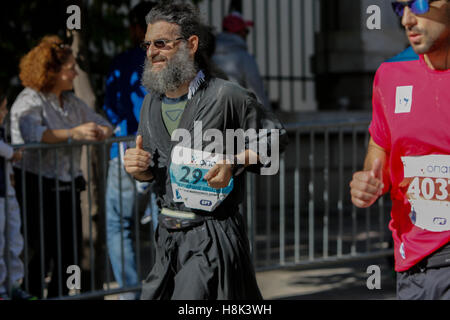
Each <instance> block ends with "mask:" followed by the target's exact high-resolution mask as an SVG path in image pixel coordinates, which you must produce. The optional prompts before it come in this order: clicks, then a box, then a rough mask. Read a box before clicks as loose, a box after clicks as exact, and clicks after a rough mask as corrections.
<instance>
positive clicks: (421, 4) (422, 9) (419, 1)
mask: <svg viewBox="0 0 450 320" xmlns="http://www.w3.org/2000/svg"><path fill="white" fill-rule="evenodd" d="M429 9H430V6H429V4H428V0H416V1H414V2H413V3H412V4H411V11H412V12H413V13H414V14H424V13H427V12H428V10H429Z"/></svg>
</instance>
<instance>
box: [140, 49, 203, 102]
mask: <svg viewBox="0 0 450 320" xmlns="http://www.w3.org/2000/svg"><path fill="white" fill-rule="evenodd" d="M196 75H197V68H196V67H195V63H194V61H192V60H191V59H190V58H189V51H188V49H187V48H186V45H185V44H180V48H179V50H178V52H177V53H175V54H174V56H173V57H172V58H171V59H170V60H168V61H167V64H166V66H165V67H164V68H163V69H162V70H160V71H156V72H153V71H152V63H151V61H150V60H149V59H148V58H147V59H146V60H145V65H144V72H143V74H142V80H141V82H142V85H143V86H144V87H145V88H146V89H147V90H148V91H150V92H154V93H158V94H164V93H166V92H170V91H174V90H177V89H178V88H179V87H180V86H181V85H183V84H185V83H186V82H190V81H191V80H192V79H194V78H195V76H196Z"/></svg>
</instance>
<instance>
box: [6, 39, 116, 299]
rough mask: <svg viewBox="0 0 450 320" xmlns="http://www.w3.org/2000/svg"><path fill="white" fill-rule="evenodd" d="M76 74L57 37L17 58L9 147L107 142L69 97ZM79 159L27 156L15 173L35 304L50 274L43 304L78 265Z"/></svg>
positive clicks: (100, 124)
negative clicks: (18, 89)
mask: <svg viewBox="0 0 450 320" xmlns="http://www.w3.org/2000/svg"><path fill="white" fill-rule="evenodd" d="M75 67H76V61H75V57H74V56H73V54H72V51H71V49H70V47H69V46H67V45H65V44H64V43H63V42H62V40H61V39H60V38H59V37H57V36H47V37H44V38H43V39H42V40H41V41H40V42H39V44H38V45H37V46H36V47H34V48H33V49H32V50H31V51H30V52H29V53H28V54H26V55H25V56H24V57H23V58H22V60H21V62H20V75H19V77H20V80H21V81H22V84H23V86H24V87H25V89H24V90H23V91H22V92H21V93H20V94H19V96H18V97H17V99H16V101H15V102H14V104H13V106H12V108H11V136H12V142H13V143H14V144H27V143H48V144H55V143H62V142H70V141H71V140H77V141H102V140H105V139H106V138H108V137H110V136H111V135H112V128H111V125H110V124H109V122H108V121H106V120H105V119H104V118H102V117H101V116H100V115H98V114H96V113H95V112H94V111H93V110H92V109H91V108H89V107H88V106H87V105H86V104H85V103H84V102H83V101H82V100H80V99H78V98H77V97H76V96H75V95H74V94H73V92H72V89H73V80H74V78H75V77H76V76H77V72H76V69H75ZM80 160H81V147H71V148H58V149H42V150H41V151H37V150H28V151H26V152H25V153H24V157H23V161H22V163H21V164H20V169H19V168H16V170H15V173H16V190H17V194H18V196H17V198H18V200H19V203H20V204H21V207H22V210H25V211H26V218H27V235H28V244H29V250H28V251H29V255H30V259H29V263H28V280H29V283H28V284H29V290H30V292H32V293H33V294H34V295H36V296H38V297H43V293H44V287H45V286H44V284H45V281H44V279H45V278H46V277H47V273H48V272H50V271H52V272H51V273H52V277H51V281H50V284H49V287H48V295H47V297H54V296H58V295H59V296H60V295H66V294H68V289H67V286H66V284H65V282H63V283H60V284H58V282H59V281H62V279H65V276H66V270H67V267H68V266H70V265H80V263H81V247H82V242H81V240H82V237H81V209H80V192H81V191H82V190H84V179H83V177H82V172H81V169H80ZM23 171H25V177H24V180H25V185H24V186H22V172H23ZM41 179H42V180H41ZM40 181H42V184H40ZM22 189H24V190H25V191H26V193H25V195H23V194H22ZM56 190H58V192H57V191H56ZM38 191H40V192H38ZM24 197H25V199H26V201H24V200H25V199H24ZM73 200H75V201H73ZM41 215H42V216H41ZM41 233H42V234H41ZM41 236H42V237H41ZM42 240H43V241H42ZM51 266H53V269H52V270H51V269H50V267H51ZM42 267H43V268H42Z"/></svg>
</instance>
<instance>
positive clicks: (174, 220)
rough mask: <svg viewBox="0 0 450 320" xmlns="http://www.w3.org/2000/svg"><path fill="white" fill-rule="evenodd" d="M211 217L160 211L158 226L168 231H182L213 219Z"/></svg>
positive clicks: (164, 209) (165, 210)
mask: <svg viewBox="0 0 450 320" xmlns="http://www.w3.org/2000/svg"><path fill="white" fill-rule="evenodd" d="M214 218H215V217H214V216H211V215H199V214H196V213H193V212H186V211H178V210H172V209H167V208H162V209H161V214H160V215H159V218H158V220H159V224H160V225H161V226H162V227H163V228H166V229H169V230H183V229H188V228H193V227H196V226H199V225H201V224H202V223H203V222H204V221H205V220H208V219H214Z"/></svg>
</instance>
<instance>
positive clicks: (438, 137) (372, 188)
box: [350, 0, 450, 299]
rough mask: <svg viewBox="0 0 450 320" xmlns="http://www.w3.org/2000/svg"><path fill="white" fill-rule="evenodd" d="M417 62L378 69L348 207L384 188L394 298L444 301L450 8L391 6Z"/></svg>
mask: <svg viewBox="0 0 450 320" xmlns="http://www.w3.org/2000/svg"><path fill="white" fill-rule="evenodd" d="M393 7H394V10H395V11H396V13H397V14H398V15H399V16H401V17H402V24H403V26H404V27H405V30H406V33H407V36H408V38H409V41H410V43H411V45H412V47H413V49H414V51H415V52H416V53H417V54H418V55H419V56H420V58H419V59H418V60H414V61H404V62H388V63H384V64H382V65H381V67H380V68H379V69H378V71H377V74H376V76H375V81H374V87H373V119H372V123H371V125H370V128H369V131H370V134H371V140H370V143H369V148H368V153H367V157H366V160H365V164H364V170H363V171H360V172H356V173H355V174H354V176H353V180H352V182H351V183H350V187H351V195H352V202H353V204H354V205H356V206H357V207H360V208H366V207H369V206H371V205H372V204H373V203H374V202H375V201H376V200H377V199H378V197H379V196H380V195H382V194H383V193H385V192H387V191H389V190H390V192H391V199H392V212H391V216H392V220H391V222H390V224H389V227H390V229H391V231H392V235H393V239H394V250H395V269H396V271H397V272H398V277H397V295H398V298H399V299H450V244H449V242H450V186H449V184H450V130H448V129H447V128H448V125H449V123H450V3H449V0H435V1H429V0H413V1H395V2H394V3H393Z"/></svg>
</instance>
